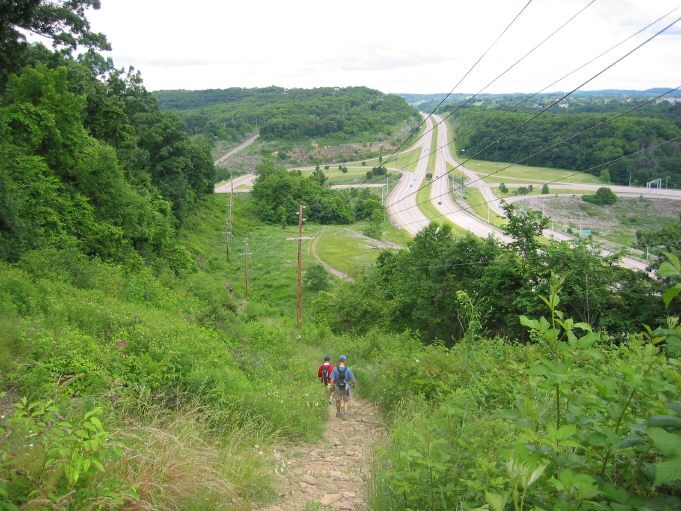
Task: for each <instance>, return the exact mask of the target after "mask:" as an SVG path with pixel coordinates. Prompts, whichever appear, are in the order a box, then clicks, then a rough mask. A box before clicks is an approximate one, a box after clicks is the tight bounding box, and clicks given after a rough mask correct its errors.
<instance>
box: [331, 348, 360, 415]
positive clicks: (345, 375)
mask: <svg viewBox="0 0 681 511" xmlns="http://www.w3.org/2000/svg"><path fill="white" fill-rule="evenodd" d="M346 360H347V357H346V356H345V355H341V356H340V357H339V358H338V365H337V366H336V367H334V368H333V371H332V372H331V383H333V385H334V387H335V389H336V391H335V397H336V417H341V418H343V419H345V417H346V416H347V414H348V404H349V403H350V385H352V386H353V387H354V386H356V385H357V380H355V375H354V374H352V369H350V368H349V367H347V366H346V365H345V362H346ZM341 402H342V403H343V412H342V413H341Z"/></svg>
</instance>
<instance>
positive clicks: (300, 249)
mask: <svg viewBox="0 0 681 511" xmlns="http://www.w3.org/2000/svg"><path fill="white" fill-rule="evenodd" d="M304 207H305V206H303V205H302V204H301V205H300V207H299V208H298V237H297V238H286V240H287V241H297V242H298V321H297V325H296V327H297V329H298V334H300V330H301V328H302V326H303V240H311V239H312V238H311V237H310V236H303V220H304V218H303V208H304Z"/></svg>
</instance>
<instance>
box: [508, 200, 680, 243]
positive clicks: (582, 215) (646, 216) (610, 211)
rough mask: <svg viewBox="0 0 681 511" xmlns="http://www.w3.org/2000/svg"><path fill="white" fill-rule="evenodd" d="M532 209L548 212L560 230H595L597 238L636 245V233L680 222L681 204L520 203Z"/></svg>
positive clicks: (636, 202)
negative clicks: (618, 240)
mask: <svg viewBox="0 0 681 511" xmlns="http://www.w3.org/2000/svg"><path fill="white" fill-rule="evenodd" d="M521 204H524V205H525V206H526V207H528V208H531V209H537V210H541V211H543V212H544V215H545V216H548V217H550V218H551V219H552V220H553V221H554V222H555V223H556V227H557V228H561V229H566V228H567V227H570V228H571V229H579V227H580V226H581V227H582V228H584V229H591V230H592V232H593V233H594V234H595V235H600V236H603V237H605V238H615V239H620V240H622V241H626V242H627V244H632V243H633V242H634V241H635V239H636V231H637V230H643V229H653V228H656V227H660V226H661V225H662V224H663V223H668V222H672V221H677V220H679V215H681V201H679V200H673V199H657V198H647V197H618V198H617V202H616V203H615V204H611V205H604V206H598V205H595V204H591V203H589V202H586V201H584V200H582V198H581V195H575V196H568V197H566V196H557V197H556V196H548V197H547V196H537V197H528V198H527V199H526V200H523V201H520V202H519V205H521Z"/></svg>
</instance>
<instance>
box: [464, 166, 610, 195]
mask: <svg viewBox="0 0 681 511" xmlns="http://www.w3.org/2000/svg"><path fill="white" fill-rule="evenodd" d="M508 165H509V164H508V163H506V162H491V161H484V160H470V161H468V162H466V167H467V168H469V169H471V170H473V171H475V172H478V173H480V174H481V175H485V174H494V175H490V176H489V177H485V178H484V180H485V181H486V182H488V183H507V184H508V183H513V182H521V183H527V182H530V183H535V182H536V183H539V184H540V185H541V184H543V183H549V182H553V181H557V182H565V183H599V182H600V181H599V180H598V178H597V177H596V176H592V175H591V174H584V173H583V172H574V171H572V170H559V169H552V168H548V167H530V166H528V165H513V166H511V167H509V168H506V169H504V167H506V166H508ZM499 169H503V170H501V171H499ZM549 186H551V185H550V184H549ZM540 188H541V186H540Z"/></svg>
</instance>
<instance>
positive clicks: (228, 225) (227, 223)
mask: <svg viewBox="0 0 681 511" xmlns="http://www.w3.org/2000/svg"><path fill="white" fill-rule="evenodd" d="M229 180H230V181H229V184H230V188H231V190H230V193H229V201H228V203H227V217H226V218H225V230H224V231H223V234H224V236H225V244H226V245H227V262H229V245H230V242H231V239H232V204H233V202H232V201H233V200H234V180H233V179H232V173H231V172H230V173H229Z"/></svg>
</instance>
